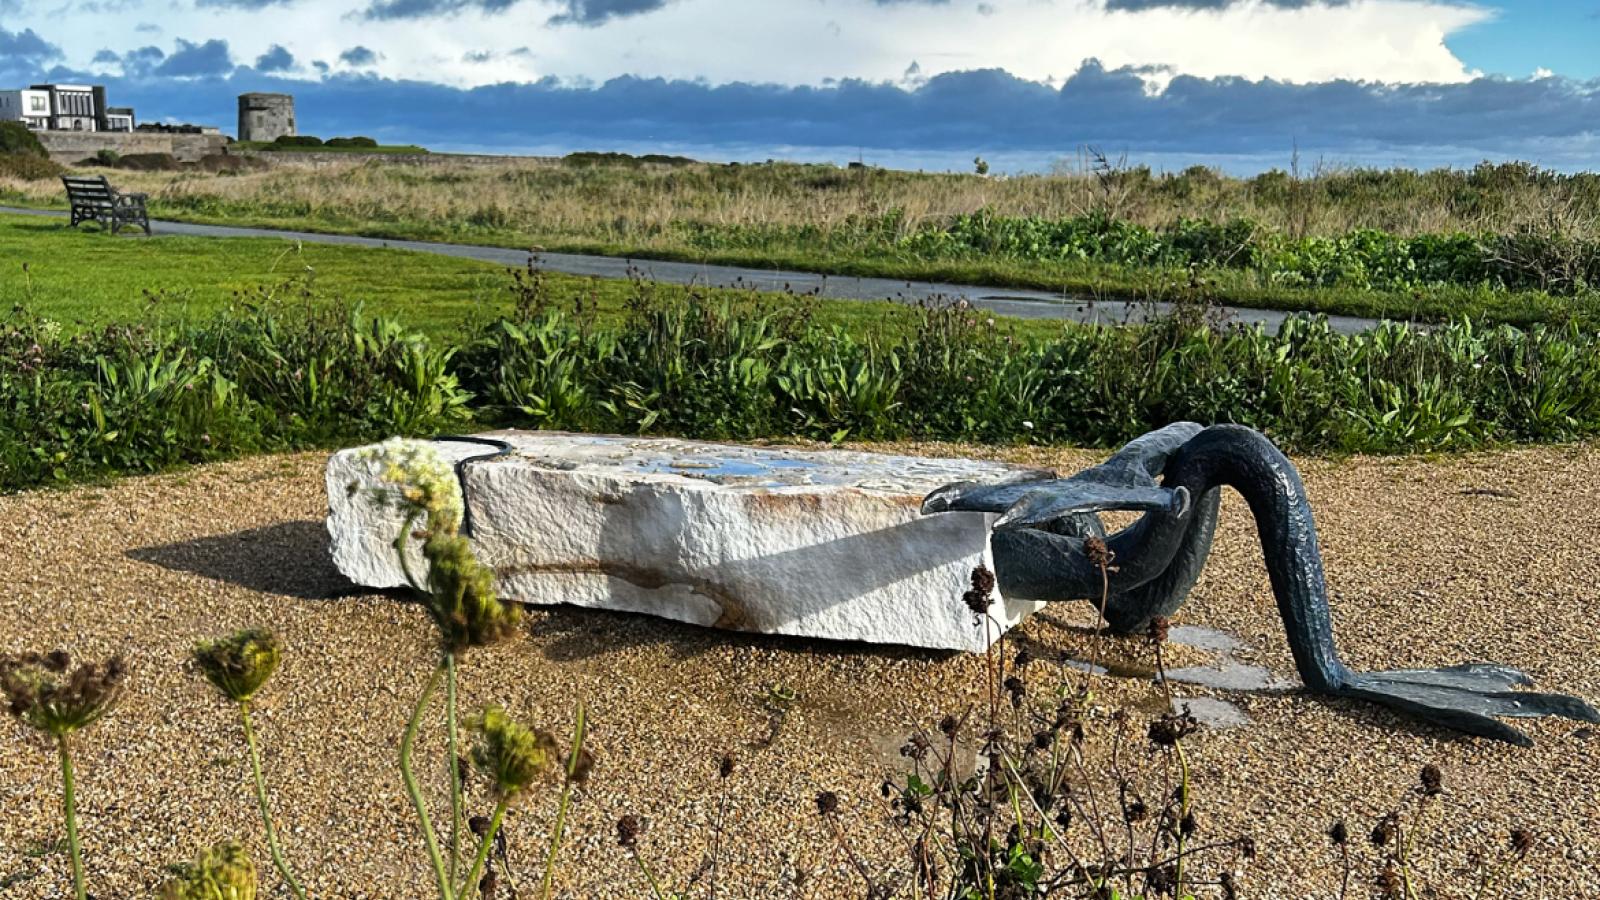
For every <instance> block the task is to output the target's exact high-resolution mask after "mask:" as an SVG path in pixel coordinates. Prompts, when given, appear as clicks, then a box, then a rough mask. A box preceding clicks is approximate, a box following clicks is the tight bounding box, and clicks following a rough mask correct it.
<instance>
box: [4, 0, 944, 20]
mask: <svg viewBox="0 0 1600 900" xmlns="http://www.w3.org/2000/svg"><path fill="white" fill-rule="evenodd" d="M0 2H3V0H0ZM245 2H250V0H245ZM519 2H521V0H372V2H371V4H370V5H368V6H367V8H366V9H365V10H364V11H363V12H362V13H361V15H362V16H363V17H364V18H368V19H385V20H388V19H423V18H430V17H436V16H450V15H455V14H458V13H463V12H473V11H476V12H483V13H499V12H505V11H506V10H508V9H510V8H511V7H513V6H515V5H517V3H519ZM670 2H672V0H562V6H563V9H562V11H561V12H559V13H556V14H555V15H554V16H551V17H550V22H549V24H551V25H600V24H602V23H604V22H608V21H610V20H612V19H621V18H624V17H627V16H637V15H640V14H642V13H647V12H652V11H654V10H658V9H660V8H662V7H663V6H666V5H667V4H668V3H670ZM876 2H879V3H882V2H886V0H876ZM917 2H927V0H917ZM934 2H944V0H934Z"/></svg>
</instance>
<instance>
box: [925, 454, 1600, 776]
mask: <svg viewBox="0 0 1600 900" xmlns="http://www.w3.org/2000/svg"><path fill="white" fill-rule="evenodd" d="M1223 487H1231V488H1233V489H1234V490H1236V491H1238V492H1239V493H1240V494H1241V495H1243V496H1244V499H1245V501H1246V502H1247V503H1248V504H1249V506H1250V511H1251V513H1252V514H1253V515H1254V517H1255V520H1256V528H1257V531H1258V532H1259V534H1260V539H1261V550H1262V553H1263V555H1264V556H1265V558H1266V565H1267V571H1268V574H1269V575H1270V576H1271V581H1272V592H1273V595H1274V597H1275V598H1276V600H1277V604H1278V613H1279V615H1280V616H1281V617H1282V619H1283V626H1284V630H1285V631H1286V632H1287V634H1288V640H1289V649H1290V651H1291V652H1292V653H1293V654H1294V662H1295V668H1296V669H1297V670H1298V671H1299V675H1300V680H1301V681H1302V682H1303V683H1304V684H1305V687H1306V689H1307V690H1309V691H1312V692H1314V693H1318V694H1327V695H1332V696H1338V697H1353V698H1358V699H1361V700H1367V701H1370V702H1374V703H1379V704H1383V705H1385V706H1389V707H1392V708H1394V709H1397V710H1400V711H1402V712H1405V713H1408V714H1410V715H1413V716H1416V717H1417V718H1420V719H1422V720H1424V721H1427V722H1430V723H1432V724H1435V725H1440V726H1444V727H1446V728H1452V729H1455V730H1458V731H1462V732H1466V733H1468V734H1474V735H1479V736H1482V737H1489V738H1495V739H1498V740H1502V741H1509V742H1511V743H1514V744H1519V745H1524V746H1527V745H1530V744H1531V743H1532V740H1531V739H1530V738H1529V737H1528V736H1527V735H1526V734H1524V733H1523V732H1522V731H1519V730H1518V729H1516V728H1513V727H1511V726H1510V725H1507V724H1506V723H1504V722H1501V721H1499V718H1500V717H1504V718H1532V717H1541V716H1564V717H1566V718H1569V719H1576V720H1579V721H1584V722H1596V723H1600V711H1596V710H1595V708H1594V707H1593V706H1590V705H1589V704H1588V703H1586V702H1584V701H1583V700H1580V699H1578V698H1576V697H1569V696H1566V695H1563V694H1546V693H1534V692H1529V691H1517V690H1514V688H1516V687H1522V686H1527V685H1529V684H1531V683H1532V681H1531V679H1529V678H1528V676H1527V675H1525V674H1523V673H1522V672H1520V671H1518V670H1517V669H1513V668H1510V667H1508V666H1500V665H1491V664H1483V663H1477V664H1468V665H1460V666H1451V667H1448V668H1443V669H1398V670H1393V671H1386V672H1353V671H1351V670H1350V669H1349V668H1347V667H1346V666H1345V665H1344V663H1342V662H1340V660H1339V655H1338V653H1337V651H1336V650H1335V649H1334V644H1333V625H1332V621H1331V618H1330V614H1329V609H1328V594H1327V587H1326V584H1325V582H1324V578H1323V571H1322V554H1321V553H1320V551H1319V550H1318V548H1317V529H1316V524H1315V523H1314V522H1313V521H1312V517H1311V504H1310V502H1309V501H1308V499H1307V498H1306V492H1305V487H1304V486H1303V485H1302V484H1301V482H1300V475H1299V473H1298V472H1297V471H1295V467H1294V464H1293V463H1291V462H1290V461H1289V459H1288V457H1286V456H1284V455H1283V453H1282V452H1281V451H1280V450H1278V448H1277V447H1275V446H1273V444H1272V442H1271V441H1269V440H1268V439H1267V438H1266V437H1265V436H1263V435H1262V434H1260V433H1259V432H1256V431H1254V430H1252V429H1249V428H1245V427H1242V426H1238V425H1213V426H1211V427H1209V428H1202V427H1201V426H1199V425H1196V424H1194V423H1192V422H1179V423H1176V424H1173V425H1168V426H1167V427H1165V428H1162V429H1160V430H1158V431H1153V432H1150V433H1149V434H1146V435H1144V436H1143V437H1140V438H1138V439H1136V440H1134V441H1133V442H1131V443H1129V444H1128V445H1127V446H1125V447H1123V448H1122V449H1121V450H1120V451H1118V452H1117V453H1116V454H1115V455H1113V456H1112V457H1111V458H1110V459H1108V460H1107V461H1106V462H1104V463H1102V464H1101V465H1098V466H1095V467H1094V468H1091V469H1087V470H1085V471H1083V472H1080V473H1078V474H1076V475H1073V476H1072V477H1070V478H1064V479H1038V478H1032V479H1028V480H1019V481H1010V482H1004V483H1000V484H977V483H970V482H963V483H959V484H952V485H947V486H945V487H942V488H940V489H938V490H936V491H934V492H933V493H932V494H929V495H928V497H927V498H926V499H925V500H924V501H923V505H922V511H923V512H924V513H941V512H947V511H956V510H968V511H981V512H989V513H999V514H1000V515H999V518H998V519H996V520H995V522H994V526H993V528H994V534H993V540H992V545H993V549H994V564H995V577H996V580H997V583H998V586H999V589H1000V592H1001V593H1002V594H1003V595H1005V596H1007V597H1014V598H1017V599H1023V600H1046V601H1057V600H1090V601H1092V602H1095V603H1099V602H1101V599H1102V589H1103V582H1102V578H1105V579H1106V581H1105V582H1104V585H1105V587H1104V590H1105V597H1104V602H1105V618H1106V622H1107V624H1108V625H1109V626H1110V628H1112V629H1113V630H1115V631H1119V632H1124V633H1127V632H1137V631H1140V630H1142V629H1144V628H1146V627H1147V626H1148V625H1149V623H1150V622H1151V621H1152V620H1153V619H1155V618H1157V617H1160V616H1170V615H1171V614H1172V613H1174V612H1176V611H1177V609H1178V608H1179V607H1180V606H1182V605H1183V601H1184V600H1185V599H1186V598H1187V597H1188V594H1189V590H1190V589H1191V588H1192V587H1193V586H1194V583H1195V581H1196V580H1197V579H1198V578H1199V577H1200V570H1201V569H1202V568H1203V567H1204V566H1205V562H1206V557H1207V555H1208V554H1209V553H1210V551H1211V539H1212V535H1213V533H1214V532H1215V531H1216V526H1217V507H1218V504H1219V502H1220V500H1221V489H1222V488H1223ZM1108 510H1136V511H1139V512H1142V513H1143V515H1142V516H1141V517H1140V518H1139V519H1138V520H1137V521H1135V522H1134V523H1133V524H1131V525H1129V526H1128V527H1126V528H1124V529H1122V530H1120V531H1118V532H1116V533H1115V534H1111V535H1107V534H1106V533H1105V527H1104V525H1103V524H1102V522H1101V520H1100V517H1099V515H1098V514H1099V513H1100V512H1103V511H1108ZM1091 538H1101V539H1103V540H1104V541H1105V543H1106V545H1107V547H1108V548H1109V549H1110V550H1111V552H1112V554H1113V555H1114V559H1115V568H1114V569H1111V570H1108V571H1107V572H1104V573H1103V572H1102V570H1101V568H1100V566H1099V565H1097V564H1095V563H1093V562H1091V561H1090V558H1089V556H1088V555H1087V554H1086V553H1085V544H1086V542H1087V541H1088V540H1089V539H1091Z"/></svg>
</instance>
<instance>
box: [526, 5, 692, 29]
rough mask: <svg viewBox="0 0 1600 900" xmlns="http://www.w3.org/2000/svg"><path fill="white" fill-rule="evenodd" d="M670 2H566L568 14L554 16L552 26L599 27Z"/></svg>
mask: <svg viewBox="0 0 1600 900" xmlns="http://www.w3.org/2000/svg"><path fill="white" fill-rule="evenodd" d="M669 2H670V0H566V7H567V9H566V12H563V13H560V14H558V15H555V16H552V17H551V18H550V24H552V25H569V24H570V25H591V26H592V25H599V24H601V23H602V22H606V21H608V20H610V19H620V18H623V17H625V16H637V15H641V14H643V13H647V12H653V11H655V10H658V9H660V8H661V7H663V6H666V5H667V3H669Z"/></svg>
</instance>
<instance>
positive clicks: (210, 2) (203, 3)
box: [194, 0, 293, 10]
mask: <svg viewBox="0 0 1600 900" xmlns="http://www.w3.org/2000/svg"><path fill="white" fill-rule="evenodd" d="M291 2H293V0H194V5H195V6H198V7H200V8H202V9H204V8H207V7H210V8H212V9H251V10H255V9H266V8H267V7H269V6H287V5H288V4H289V3H291Z"/></svg>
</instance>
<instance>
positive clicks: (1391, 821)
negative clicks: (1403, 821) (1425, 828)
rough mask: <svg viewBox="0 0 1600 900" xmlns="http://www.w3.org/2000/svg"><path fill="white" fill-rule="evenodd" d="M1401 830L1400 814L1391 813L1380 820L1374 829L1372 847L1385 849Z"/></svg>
mask: <svg viewBox="0 0 1600 900" xmlns="http://www.w3.org/2000/svg"><path fill="white" fill-rule="evenodd" d="M1399 830H1400V814H1399V813H1389V814H1388V815H1386V816H1384V817H1383V818H1382V819H1379V820H1378V824H1377V825H1376V826H1374V827H1373V829H1372V846H1374V847H1383V846H1386V845H1388V843H1389V842H1390V841H1392V840H1394V838H1395V834H1396V833H1397V832H1399Z"/></svg>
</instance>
